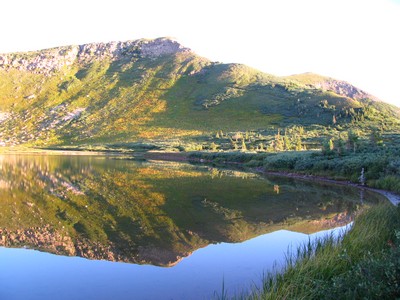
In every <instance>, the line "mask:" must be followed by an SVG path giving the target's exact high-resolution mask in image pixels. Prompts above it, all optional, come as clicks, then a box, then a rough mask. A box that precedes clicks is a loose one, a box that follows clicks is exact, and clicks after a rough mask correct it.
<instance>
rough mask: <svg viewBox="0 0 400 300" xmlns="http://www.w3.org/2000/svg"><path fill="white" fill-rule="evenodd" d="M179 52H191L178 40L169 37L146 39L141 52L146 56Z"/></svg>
mask: <svg viewBox="0 0 400 300" xmlns="http://www.w3.org/2000/svg"><path fill="white" fill-rule="evenodd" d="M178 52H190V49H188V48H185V47H183V46H182V45H181V44H179V43H178V42H177V41H174V40H171V39H168V38H159V39H156V40H150V41H145V42H143V44H142V47H141V53H142V55H143V56H145V57H151V58H155V57H159V56H162V55H170V54H174V53H178Z"/></svg>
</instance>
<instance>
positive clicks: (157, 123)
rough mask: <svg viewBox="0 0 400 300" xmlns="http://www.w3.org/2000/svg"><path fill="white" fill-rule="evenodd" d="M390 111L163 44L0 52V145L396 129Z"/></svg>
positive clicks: (310, 83)
mask: <svg viewBox="0 0 400 300" xmlns="http://www.w3.org/2000/svg"><path fill="white" fill-rule="evenodd" d="M398 117H399V109H398V108H397V107H395V106H392V105H389V104H386V103H384V102H382V101H378V99H376V98H375V97H374V96H372V95H370V94H368V93H366V92H364V91H362V90H360V89H358V88H356V87H354V86H352V85H351V84H349V83H347V82H344V81H340V80H335V79H332V78H328V77H323V76H319V75H316V74H312V73H306V74H300V75H293V76H287V77H277V76H274V75H271V74H266V73H263V72H260V71H258V70H255V69H252V68H250V67H247V66H245V65H241V64H222V63H216V62H212V61H210V60H208V59H206V58H203V57H200V56H198V55H196V54H195V53H194V52H193V51H191V50H190V49H188V48H186V47H184V46H182V45H181V44H179V43H178V42H177V41H175V40H172V39H170V38H158V39H154V40H149V39H141V40H135V41H126V42H109V43H91V44H85V45H80V46H63V47H57V48H52V49H46V50H41V51H32V52H24V53H7V54H0V145H2V146H13V145H19V144H25V145H30V146H52V145H71V144H82V143H84V144H96V143H128V142H138V141H162V140H168V139H196V138H198V137H200V136H204V135H205V134H210V133H212V132H215V131H220V130H224V131H229V132H234V131H247V130H262V129H263V128H264V129H265V128H280V127H286V126H291V125H302V126H313V125H318V126H342V127H343V126H346V125H348V124H354V122H361V121H362V122H364V123H365V124H366V126H370V127H374V126H375V127H376V126H381V125H382V124H388V125H396V124H398V121H397V120H398Z"/></svg>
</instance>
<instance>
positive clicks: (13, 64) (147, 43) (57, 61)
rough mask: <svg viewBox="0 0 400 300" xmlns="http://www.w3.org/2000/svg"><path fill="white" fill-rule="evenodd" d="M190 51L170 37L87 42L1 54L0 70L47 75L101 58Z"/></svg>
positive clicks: (150, 56)
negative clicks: (78, 44)
mask: <svg viewBox="0 0 400 300" xmlns="http://www.w3.org/2000/svg"><path fill="white" fill-rule="evenodd" d="M190 51H191V50H190V49H188V48H185V47H183V46H182V45H181V44H179V43H178V42H176V41H174V40H171V39H169V38H158V39H155V40H136V41H126V42H109V43H90V44H84V45H80V46H65V47H57V48H52V49H46V50H40V51H32V52H23V53H7V54H0V70H2V69H3V70H6V71H7V70H10V69H16V70H20V71H27V72H32V73H36V74H45V75H49V74H51V73H53V72H56V71H59V70H61V69H62V68H63V67H65V66H70V65H72V64H74V63H75V62H77V63H83V64H84V63H91V62H93V61H95V60H103V59H110V60H118V59H123V58H128V59H129V58H134V57H136V58H138V57H146V58H157V57H160V56H163V55H172V54H175V53H179V52H190Z"/></svg>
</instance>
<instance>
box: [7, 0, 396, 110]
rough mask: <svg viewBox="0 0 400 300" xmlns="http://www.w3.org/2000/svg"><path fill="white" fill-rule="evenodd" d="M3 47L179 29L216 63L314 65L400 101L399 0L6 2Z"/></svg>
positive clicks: (277, 70) (285, 71)
mask: <svg viewBox="0 0 400 300" xmlns="http://www.w3.org/2000/svg"><path fill="white" fill-rule="evenodd" d="M1 13H2V14H1V18H0V28H2V30H1V35H0V53H6V52H16V51H29V50H39V49H45V48H51V47H56V46H64V45H79V44H85V43H91V42H108V41H125V40H134V39H140V38H157V37H166V36H167V37H173V38H175V39H177V40H178V41H179V42H180V43H181V44H183V45H184V46H186V47H189V48H191V49H192V50H193V51H195V52H196V53H197V54H199V55H201V56H204V57H207V58H209V59H211V60H213V61H220V62H224V63H232V62H235V63H243V64H246V65H249V66H251V67H254V68H256V69H259V70H261V71H263V72H266V73H271V74H274V75H282V76H283V75H292V74H298V73H304V72H313V73H318V74H321V75H325V76H330V77H333V78H336V79H341V80H345V81H348V82H350V83H352V84H354V85H355V86H357V87H359V88H361V89H363V90H365V91H367V92H369V93H371V94H373V95H375V96H377V97H378V98H380V99H382V100H384V101H385V102H389V103H392V104H395V105H397V106H399V107H400V82H399V81H400V80H399V79H400V76H399V70H400V34H399V31H400V0H301V1H300V0H241V1H239V0H201V1H198V0H140V1H136V0H111V1H110V0H68V1H59V0H53V1H50V0H2V4H1Z"/></svg>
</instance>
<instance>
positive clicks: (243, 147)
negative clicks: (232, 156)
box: [242, 138, 247, 151]
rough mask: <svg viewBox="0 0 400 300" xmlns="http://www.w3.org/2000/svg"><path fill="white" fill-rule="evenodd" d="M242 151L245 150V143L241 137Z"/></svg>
mask: <svg viewBox="0 0 400 300" xmlns="http://www.w3.org/2000/svg"><path fill="white" fill-rule="evenodd" d="M242 151H247V147H246V143H245V142H244V138H243V139H242Z"/></svg>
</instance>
